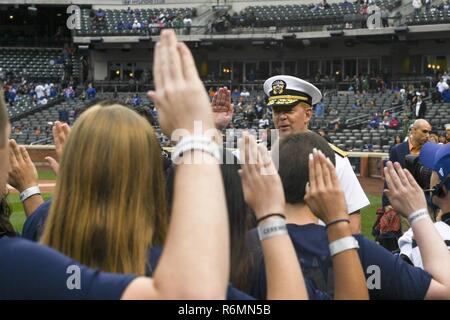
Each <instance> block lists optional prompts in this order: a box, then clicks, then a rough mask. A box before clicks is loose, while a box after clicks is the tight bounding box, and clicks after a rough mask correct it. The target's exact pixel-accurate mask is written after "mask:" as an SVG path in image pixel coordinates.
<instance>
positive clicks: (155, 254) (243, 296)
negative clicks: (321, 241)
mask: <svg viewBox="0 0 450 320" xmlns="http://www.w3.org/2000/svg"><path fill="white" fill-rule="evenodd" d="M161 254H162V247H160V246H155V247H153V248H151V249H150V254H149V260H148V263H149V265H148V266H147V272H146V275H147V276H149V277H151V276H152V270H155V269H156V266H157V265H158V261H159V258H160V257H161ZM305 282H306V283H305V284H306V289H307V290H308V294H309V297H310V299H313V300H329V299H331V298H330V296H329V295H328V294H326V293H324V292H321V291H320V290H317V289H316V288H315V287H314V285H313V284H312V283H311V282H310V281H307V280H305ZM227 300H255V298H254V297H252V296H251V295H249V294H247V293H245V292H243V291H241V290H239V289H237V288H235V287H234V286H233V285H232V284H229V285H228V290H227Z"/></svg>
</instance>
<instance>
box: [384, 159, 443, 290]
mask: <svg viewBox="0 0 450 320" xmlns="http://www.w3.org/2000/svg"><path fill="white" fill-rule="evenodd" d="M384 173H385V176H386V182H387V185H388V188H389V189H388V190H385V193H386V195H387V196H388V198H389V201H390V203H391V205H392V206H393V207H394V209H395V210H397V211H398V212H399V213H400V214H402V215H403V216H404V217H406V218H408V220H409V223H410V225H411V228H412V230H413V233H414V239H415V240H416V242H417V246H418V247H419V249H420V255H421V257H422V262H423V268H424V270H425V271H427V272H429V273H430V274H431V276H432V277H433V279H432V281H431V284H430V287H429V288H428V291H427V294H426V296H425V298H426V299H450V253H449V251H448V248H447V246H446V245H445V243H444V241H443V240H442V238H441V236H440V235H439V233H438V231H437V230H436V228H435V227H434V224H433V221H432V220H431V218H430V216H429V214H428V210H427V202H426V200H425V195H424V193H423V191H422V189H421V188H420V186H419V185H418V184H417V182H416V181H415V180H414V177H413V176H412V175H411V173H409V171H408V170H407V169H402V167H401V166H400V164H399V163H398V162H396V163H395V164H392V162H390V161H389V162H388V163H387V166H386V167H385V168H384Z"/></svg>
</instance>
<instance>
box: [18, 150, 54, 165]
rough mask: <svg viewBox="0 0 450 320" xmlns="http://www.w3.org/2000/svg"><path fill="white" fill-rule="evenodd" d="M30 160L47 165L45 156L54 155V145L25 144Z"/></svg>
mask: <svg viewBox="0 0 450 320" xmlns="http://www.w3.org/2000/svg"><path fill="white" fill-rule="evenodd" d="M25 147H26V148H27V151H28V153H29V155H30V158H31V160H32V161H33V162H34V163H35V164H36V165H38V166H47V161H45V157H48V156H50V157H53V158H55V157H56V152H55V147H54V146H25Z"/></svg>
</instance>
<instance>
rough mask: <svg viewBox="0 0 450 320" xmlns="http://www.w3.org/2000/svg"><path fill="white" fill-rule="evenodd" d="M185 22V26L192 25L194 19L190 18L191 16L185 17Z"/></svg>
mask: <svg viewBox="0 0 450 320" xmlns="http://www.w3.org/2000/svg"><path fill="white" fill-rule="evenodd" d="M183 24H184V25H185V26H191V25H192V19H190V18H184V19H183Z"/></svg>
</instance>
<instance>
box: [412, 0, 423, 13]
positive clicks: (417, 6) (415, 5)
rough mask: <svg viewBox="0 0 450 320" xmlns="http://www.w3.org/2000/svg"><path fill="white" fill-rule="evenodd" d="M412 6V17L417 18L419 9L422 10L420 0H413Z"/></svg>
mask: <svg viewBox="0 0 450 320" xmlns="http://www.w3.org/2000/svg"><path fill="white" fill-rule="evenodd" d="M412 6H413V8H414V15H416V16H418V15H419V14H420V9H422V1H421V0H413V1H412Z"/></svg>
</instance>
